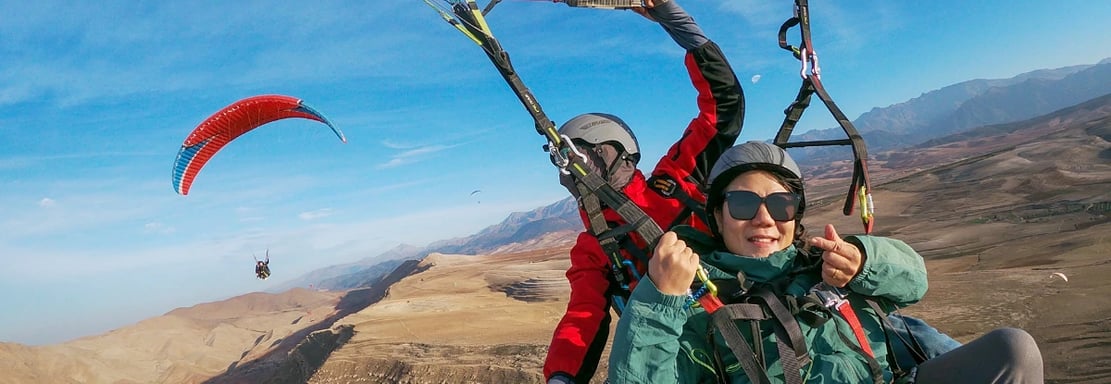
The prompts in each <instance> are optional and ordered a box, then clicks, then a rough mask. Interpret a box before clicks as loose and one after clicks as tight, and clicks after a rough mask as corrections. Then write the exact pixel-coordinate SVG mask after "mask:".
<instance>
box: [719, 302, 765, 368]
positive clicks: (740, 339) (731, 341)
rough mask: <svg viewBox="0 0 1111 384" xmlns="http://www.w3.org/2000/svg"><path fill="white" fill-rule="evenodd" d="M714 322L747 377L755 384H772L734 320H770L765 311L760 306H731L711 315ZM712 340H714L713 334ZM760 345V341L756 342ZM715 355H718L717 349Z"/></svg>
mask: <svg viewBox="0 0 1111 384" xmlns="http://www.w3.org/2000/svg"><path fill="white" fill-rule="evenodd" d="M710 316H711V318H712V319H713V322H714V328H717V330H718V332H721V336H722V338H724V339H725V345H726V346H728V347H729V350H730V351H732V352H733V356H736V357H737V361H738V362H740V363H741V368H744V370H745V375H746V376H748V378H749V380H751V381H752V382H753V383H754V384H771V380H769V379H768V374H767V372H766V371H764V370H763V369H761V368H760V364H759V363H758V362H757V361H756V354H755V353H753V352H752V348H749V346H748V342H747V341H745V339H744V336H743V335H741V331H740V330H739V329H737V324H736V323H734V322H733V321H734V319H738V318H742V319H761V320H762V319H767V318H769V317H768V316H767V315H766V314H765V313H764V309H763V308H762V307H761V306H760V305H758V304H729V305H726V306H724V307H721V308H720V309H718V310H717V311H716V312H714V313H713V314H712V315H710ZM710 339H711V340H713V334H712V332H711V335H710ZM756 343H757V344H759V343H760V341H759V340H757V341H756ZM714 353H715V354H716V353H717V351H716V348H715V352H714ZM723 373H724V372H723Z"/></svg>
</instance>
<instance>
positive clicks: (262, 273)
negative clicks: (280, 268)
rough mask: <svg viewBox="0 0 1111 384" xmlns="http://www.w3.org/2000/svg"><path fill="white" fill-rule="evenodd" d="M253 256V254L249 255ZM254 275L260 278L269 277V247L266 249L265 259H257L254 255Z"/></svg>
mask: <svg viewBox="0 0 1111 384" xmlns="http://www.w3.org/2000/svg"><path fill="white" fill-rule="evenodd" d="M251 256H252V257H254V255H251ZM255 276H256V277H258V278H259V279H260V280H266V278H268V277H270V249H269V248H268V249H266V260H259V259H258V257H255Z"/></svg>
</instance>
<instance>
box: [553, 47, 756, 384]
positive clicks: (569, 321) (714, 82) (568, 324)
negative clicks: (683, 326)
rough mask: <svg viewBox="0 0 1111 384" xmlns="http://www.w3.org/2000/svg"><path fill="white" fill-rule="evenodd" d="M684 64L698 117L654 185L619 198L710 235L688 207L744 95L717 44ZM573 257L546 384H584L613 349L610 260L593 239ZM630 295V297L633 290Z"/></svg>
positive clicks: (740, 112) (637, 179)
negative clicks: (558, 380) (560, 380)
mask: <svg viewBox="0 0 1111 384" xmlns="http://www.w3.org/2000/svg"><path fill="white" fill-rule="evenodd" d="M685 64H686V68H687V72H688V74H689V75H690V78H691V83H692V84H693V85H694V87H695V89H696V90H697V91H698V116H696V117H695V118H694V119H693V120H691V122H690V124H689V125H688V126H687V128H686V130H685V131H684V132H683V136H682V137H681V138H680V139H679V141H677V142H676V143H675V144H673V145H672V146H671V148H670V149H669V150H668V152H667V154H666V155H664V157H663V158H661V159H660V161H659V162H658V163H657V164H656V167H655V168H654V169H653V170H652V174H651V178H650V179H645V177H644V175H643V174H642V173H640V172H639V171H638V172H636V173H635V174H634V175H633V178H632V180H631V181H630V182H629V185H628V186H626V187H625V188H624V189H623V190H622V192H623V193H624V194H625V195H626V196H628V198H629V200H630V201H632V202H633V203H634V204H636V205H637V206H638V207H640V209H642V210H644V212H645V213H646V214H647V215H648V216H649V217H651V218H652V219H653V220H654V221H655V222H656V224H657V225H659V226H660V228H664V229H665V230H666V229H668V228H671V227H672V226H673V225H675V224H691V225H694V226H696V227H699V228H702V229H705V228H706V223H704V222H703V221H702V219H700V218H698V215H697V214H695V211H696V210H692V209H691V208H690V207H689V205H688V204H685V203H684V200H688V199H689V200H693V201H694V202H697V203H699V204H705V201H706V199H705V197H704V195H703V192H702V191H701V190H700V188H699V186H700V185H702V184H703V182H704V181H705V179H706V177H707V175H708V174H709V171H710V168H711V167H713V165H714V162H715V161H717V159H718V157H720V156H721V153H722V152H724V151H725V150H726V149H728V148H729V147H731V146H732V145H733V143H734V142H735V141H736V139H737V136H738V135H739V134H740V131H741V125H742V121H743V120H744V94H743V93H742V91H741V86H740V82H739V81H738V80H737V77H736V75H735V74H734V73H733V69H732V68H731V67H730V66H729V63H728V61H726V59H725V56H724V55H723V54H722V52H721V49H720V48H719V47H718V46H717V44H715V43H713V42H712V41H710V42H706V43H705V44H702V45H701V46H699V47H697V48H694V49H690V50H688V51H687V54H686V58H685ZM688 203H689V202H688ZM580 213H582V215H583V217H582V219H583V223H586V224H587V225H589V219H588V218H587V216H586V213H585V212H583V211H581V210H580ZM603 214H604V216H605V219H606V221H608V222H610V223H611V228H612V227H616V226H619V225H622V224H625V221H624V220H623V219H622V218H621V217H620V216H619V215H618V214H617V213H616V212H614V211H613V210H611V209H608V208H607V209H605V210H604V211H603ZM627 236H628V237H629V238H628V239H626V241H628V242H631V243H630V244H632V245H635V247H629V248H636V249H639V250H641V251H640V252H639V253H641V254H642V256H645V257H647V256H650V254H648V255H643V254H644V253H646V252H644V251H643V250H644V249H645V242H644V241H643V239H641V238H640V237H639V236H637V235H636V234H635V233H630V234H629V235H627ZM622 253H623V256H624V257H625V258H626V259H629V260H633V262H634V263H635V265H636V266H637V269H638V270H639V273H640V274H641V275H643V273H644V272H645V271H647V267H648V266H647V265H645V264H644V262H643V261H642V259H641V258H640V257H638V256H637V255H633V254H631V253H630V252H627V251H622ZM570 257H571V267H570V268H569V269H568V270H567V279H568V280H569V281H570V283H571V297H570V301H569V302H568V304H567V311H566V313H565V314H564V316H563V318H562V319H561V320H560V322H559V324H558V325H557V326H556V329H555V332H554V334H553V337H552V342H551V345H550V346H549V348H548V356H547V359H546V360H545V362H544V377H545V378H547V379H550V378H551V377H553V376H554V375H557V374H558V375H565V376H568V377H571V378H573V379H574V381H575V382H576V383H587V382H589V380H590V378H591V377H592V376H593V375H594V371H595V370H596V369H597V366H598V360H599V359H600V357H601V354H602V350H603V349H604V347H605V345H606V342H607V341H608V337H609V324H610V306H611V304H612V303H611V295H612V294H613V292H614V289H619V288H615V287H614V285H615V284H614V283H613V281H612V280H613V278H612V274H611V272H610V265H609V264H610V261H609V257H608V256H607V255H606V253H605V252H604V251H603V250H602V247H601V245H600V244H599V242H598V239H597V238H595V237H594V236H593V235H592V234H591V233H590V232H582V233H580V234H579V237H578V239H577V240H576V242H575V245H574V247H573V248H571V254H570ZM629 288H630V290H631V289H632V288H633V284H630V287H629Z"/></svg>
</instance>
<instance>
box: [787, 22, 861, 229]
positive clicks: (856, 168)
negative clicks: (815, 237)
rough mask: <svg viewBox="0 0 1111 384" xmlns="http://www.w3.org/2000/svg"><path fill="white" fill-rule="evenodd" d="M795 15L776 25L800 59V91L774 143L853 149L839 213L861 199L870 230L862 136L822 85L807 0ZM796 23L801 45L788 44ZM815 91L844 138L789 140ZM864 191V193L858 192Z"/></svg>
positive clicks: (788, 109) (850, 207) (850, 211)
mask: <svg viewBox="0 0 1111 384" xmlns="http://www.w3.org/2000/svg"><path fill="white" fill-rule="evenodd" d="M795 11H796V16H795V17H792V18H790V19H788V20H787V21H786V22H784V23H783V25H782V26H781V27H780V28H779V46H780V47H781V48H783V49H786V50H788V51H791V53H792V54H793V55H794V56H795V58H797V59H799V60H800V61H802V62H803V69H802V72H801V74H802V77H803V81H802V86H801V87H800V88H799V93H798V95H797V96H795V100H794V101H793V102H792V103H791V105H790V106H788V107H787V109H786V110H784V111H783V113H784V115H786V116H785V117H784V119H783V124H781V125H780V127H779V132H778V133H777V134H776V136H775V141H774V144H775V145H778V146H780V147H782V148H784V149H786V148H793V147H809V146H827V145H849V146H852V150H853V176H852V180H851V181H850V183H849V192H848V195H847V196H846V198H845V205H844V207H843V208H842V213H844V214H845V215H846V216H848V215H850V214H852V210H853V206H855V204H856V201H857V200H862V201H861V204H862V205H861V207H859V208H860V209H861V218H862V220H863V224H864V232H865V233H871V232H872V227H873V224H874V221H875V220H874V218H873V217H872V215H871V210H872V203H871V201H870V200H868V199H869V198H870V197H869V196H870V195H868V194H869V193H871V185H869V182H868V167H867V164H866V161H867V159H868V149H867V146H866V145H865V143H864V138H863V137H862V136H861V135H860V133H858V132H857V130H856V127H854V126H853V123H852V121H850V120H849V118H848V117H846V116H845V113H844V112H842V111H841V109H840V108H838V107H837V104H836V103H834V102H833V98H832V97H830V95H829V93H828V92H826V90H825V87H824V86H822V81H821V76H820V69H819V67H818V62H817V61H818V59H817V55H816V54H814V48H813V45H812V43H811V40H810V11H809V6H808V5H807V0H795ZM796 25H798V26H799V29H800V31H801V34H802V42H801V43H800V46H798V47H795V46H792V45H789V44H787V30H788V29H790V28H792V27H794V26H796ZM808 64H809V65H810V67H811V72H810V74H807V73H806V69H807V68H806V67H807V65H808ZM813 94H817V95H818V98H819V99H821V100H822V102H823V103H824V104H825V106H826V109H828V110H829V112H830V113H831V114H832V115H833V117H834V118H835V119H836V120H837V123H838V124H839V125H840V126H841V129H842V130H844V131H845V135H846V136H847V137H848V138H847V139H842V140H815V141H803V142H794V143H791V142H789V140H790V138H791V131H792V130H794V128H795V125H796V124H797V123H798V121H799V119H800V118H801V117H802V113H803V111H805V110H806V107H808V106H809V105H810V96H812V95H813ZM861 191H863V194H864V196H858V193H861Z"/></svg>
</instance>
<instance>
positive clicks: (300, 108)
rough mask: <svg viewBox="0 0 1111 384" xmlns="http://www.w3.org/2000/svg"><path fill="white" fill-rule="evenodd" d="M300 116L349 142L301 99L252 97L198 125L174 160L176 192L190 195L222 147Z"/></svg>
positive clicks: (277, 96) (280, 96)
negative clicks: (248, 134)
mask: <svg viewBox="0 0 1111 384" xmlns="http://www.w3.org/2000/svg"><path fill="white" fill-rule="evenodd" d="M291 117H299V118H302V119H309V120H315V121H319V122H321V123H324V124H325V125H327V126H328V127H329V128H331V129H332V132H334V133H335V134H336V136H338V137H339V139H340V141H342V142H344V143H346V142H347V138H346V137H344V136H343V132H340V130H339V129H338V128H336V127H335V126H334V125H332V123H331V122H329V121H328V119H326V118H324V115H321V114H320V113H319V112H317V111H315V110H313V109H312V108H310V107H309V106H307V105H304V104H303V103H302V102H301V100H300V99H297V98H294V97H289V96H282V95H262V96H252V97H248V98H246V99H242V100H239V101H236V102H234V103H232V104H231V105H228V106H227V107H224V108H223V109H221V110H219V111H217V112H216V113H215V114H213V115H212V116H209V117H208V118H207V119H205V120H204V121H202V122H201V123H200V125H197V127H196V128H195V129H193V132H192V133H190V134H189V136H188V137H186V138H185V141H184V142H183V143H182V144H181V150H179V151H178V153H177V160H176V161H174V169H173V184H174V191H177V193H180V194H182V195H188V194H189V187H190V186H192V184H193V179H194V178H196V177H197V174H198V173H200V171H201V168H202V167H204V165H205V163H207V162H208V160H209V159H210V158H212V156H213V155H215V154H216V152H217V151H219V150H220V149H221V148H223V147H224V146H225V145H227V144H228V143H230V142H231V141H232V140H235V138H237V137H239V136H241V135H243V134H244V133H247V132H249V131H251V130H252V129H255V128H258V127H260V126H262V125H264V124H266V123H270V122H273V121H276V120H281V119H286V118H291Z"/></svg>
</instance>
